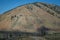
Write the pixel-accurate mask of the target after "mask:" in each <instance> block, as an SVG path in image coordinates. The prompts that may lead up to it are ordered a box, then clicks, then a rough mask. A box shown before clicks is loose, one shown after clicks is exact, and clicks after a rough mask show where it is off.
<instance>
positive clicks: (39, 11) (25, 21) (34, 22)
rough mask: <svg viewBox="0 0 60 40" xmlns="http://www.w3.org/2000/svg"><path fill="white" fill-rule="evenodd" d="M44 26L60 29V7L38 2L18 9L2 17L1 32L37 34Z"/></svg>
mask: <svg viewBox="0 0 60 40" xmlns="http://www.w3.org/2000/svg"><path fill="white" fill-rule="evenodd" d="M42 26H45V27H47V28H50V29H60V6H57V5H52V4H46V3H39V2H37V3H31V4H26V5H24V6H19V7H16V8H14V9H12V10H10V11H7V12H5V13H4V14H2V15H1V16H0V30H6V31H23V32H36V31H37V29H38V28H40V27H42Z"/></svg>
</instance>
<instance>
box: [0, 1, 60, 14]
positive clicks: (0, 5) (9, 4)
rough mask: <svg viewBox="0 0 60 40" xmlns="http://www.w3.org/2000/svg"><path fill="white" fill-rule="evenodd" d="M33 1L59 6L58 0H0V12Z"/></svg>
mask: <svg viewBox="0 0 60 40" xmlns="http://www.w3.org/2000/svg"><path fill="white" fill-rule="evenodd" d="M34 2H45V3H49V4H56V5H59V6H60V0H0V14H3V13H4V12H6V11H8V10H11V9H13V8H15V7H17V6H21V5H24V4H28V3H34Z"/></svg>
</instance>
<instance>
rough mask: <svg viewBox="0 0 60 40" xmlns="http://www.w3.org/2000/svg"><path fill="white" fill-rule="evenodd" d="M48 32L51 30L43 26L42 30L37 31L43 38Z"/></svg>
mask: <svg viewBox="0 0 60 40" xmlns="http://www.w3.org/2000/svg"><path fill="white" fill-rule="evenodd" d="M48 30H49V29H48V28H46V27H45V26H42V27H40V28H38V29H37V31H38V33H39V34H40V35H41V36H44V35H46V34H47V31H48Z"/></svg>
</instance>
